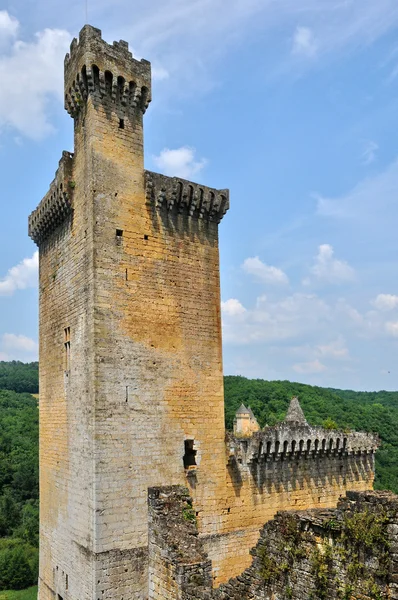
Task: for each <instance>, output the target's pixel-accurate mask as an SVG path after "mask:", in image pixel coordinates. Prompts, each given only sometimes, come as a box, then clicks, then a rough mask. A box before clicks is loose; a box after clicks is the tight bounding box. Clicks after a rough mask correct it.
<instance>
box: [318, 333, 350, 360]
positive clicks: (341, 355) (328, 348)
mask: <svg viewBox="0 0 398 600" xmlns="http://www.w3.org/2000/svg"><path fill="white" fill-rule="evenodd" d="M316 352H317V353H318V354H319V355H320V356H322V357H324V358H331V359H334V360H347V359H348V358H349V351H348V348H347V347H346V345H345V341H344V339H343V337H341V336H340V337H339V338H337V339H336V340H333V341H332V342H329V343H328V344H320V345H319V346H317V347H316Z"/></svg>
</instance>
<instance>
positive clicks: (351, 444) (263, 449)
mask: <svg viewBox="0 0 398 600" xmlns="http://www.w3.org/2000/svg"><path fill="white" fill-rule="evenodd" d="M228 446H229V454H230V458H231V459H233V457H234V458H235V459H236V460H237V462H238V463H241V464H246V465H248V464H250V463H253V462H260V461H264V460H265V461H267V460H289V459H297V458H315V457H322V456H347V455H349V454H373V453H374V452H376V450H377V448H378V447H379V438H378V436H377V435H376V434H373V433H364V432H357V431H353V432H349V433H347V432H345V431H338V430H329V429H323V428H322V427H311V426H309V425H307V426H305V425H302V426H291V425H289V424H288V423H282V424H280V425H277V426H275V427H265V428H264V429H263V430H262V431H259V432H257V433H254V434H253V435H252V436H251V437H250V438H249V439H248V438H245V439H242V438H238V437H236V436H232V435H230V436H229V437H228Z"/></svg>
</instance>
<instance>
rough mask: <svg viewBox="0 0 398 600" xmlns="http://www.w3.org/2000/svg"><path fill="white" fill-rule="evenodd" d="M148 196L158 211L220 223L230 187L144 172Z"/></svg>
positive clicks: (225, 208) (227, 204)
mask: <svg viewBox="0 0 398 600" xmlns="http://www.w3.org/2000/svg"><path fill="white" fill-rule="evenodd" d="M145 182H146V197H147V201H148V203H149V204H151V205H152V206H154V207H155V208H156V209H158V210H165V211H169V212H171V211H175V212H177V213H183V214H187V215H189V216H190V217H194V218H197V219H206V220H208V221H216V222H217V223H219V222H220V221H221V219H222V218H223V216H224V215H225V213H226V212H227V210H228V209H229V190H216V189H214V188H209V187H206V186H204V185H199V184H197V183H192V182H191V181H186V180H185V179H180V178H179V177H167V176H166V175H161V174H160V173H153V172H151V171H145Z"/></svg>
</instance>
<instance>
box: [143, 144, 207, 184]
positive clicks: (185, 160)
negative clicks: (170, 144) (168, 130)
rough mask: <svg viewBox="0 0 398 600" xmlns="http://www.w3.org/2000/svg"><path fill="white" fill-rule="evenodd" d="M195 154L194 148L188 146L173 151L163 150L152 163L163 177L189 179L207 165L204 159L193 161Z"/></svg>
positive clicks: (154, 157)
mask: <svg viewBox="0 0 398 600" xmlns="http://www.w3.org/2000/svg"><path fill="white" fill-rule="evenodd" d="M195 153H196V150H195V148H191V147H189V146H182V147H181V148H176V149H175V150H170V149H169V148H164V149H163V150H162V151H161V153H160V154H159V155H158V156H153V161H154V163H155V164H156V166H157V168H158V169H160V170H161V172H162V173H164V174H165V175H170V176H173V177H182V178H183V179H191V178H192V177H193V176H194V175H197V174H198V173H199V171H201V170H202V169H203V167H204V166H205V165H206V163H207V161H206V159H205V158H201V159H200V160H195Z"/></svg>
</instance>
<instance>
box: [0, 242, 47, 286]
mask: <svg viewBox="0 0 398 600" xmlns="http://www.w3.org/2000/svg"><path fill="white" fill-rule="evenodd" d="M38 267H39V253H38V252H37V251H36V252H35V253H34V254H33V256H32V257H31V258H24V259H23V261H22V262H20V263H19V264H18V265H16V266H15V267H11V269H10V270H9V271H8V273H7V275H6V276H5V277H4V278H3V279H2V280H0V296H11V295H12V294H13V293H14V292H16V291H17V290H24V289H26V288H32V287H36V285H37V277H38Z"/></svg>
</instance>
